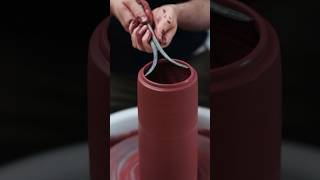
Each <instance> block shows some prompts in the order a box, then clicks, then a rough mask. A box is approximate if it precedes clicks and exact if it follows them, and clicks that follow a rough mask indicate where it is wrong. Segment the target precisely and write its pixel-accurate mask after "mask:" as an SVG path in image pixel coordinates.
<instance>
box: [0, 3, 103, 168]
mask: <svg viewBox="0 0 320 180" xmlns="http://www.w3.org/2000/svg"><path fill="white" fill-rule="evenodd" d="M108 5H109V4H108V1H91V0H90V1H62V0H55V1H29V0H28V1H22V2H12V4H6V6H2V5H0V7H1V9H2V8H3V10H4V11H1V23H0V72H1V79H0V82H1V85H0V99H1V103H0V154H1V155H0V164H2V163H5V162H9V161H12V160H15V159H17V158H20V157H24V156H26V155H32V154H36V153H38V152H41V151H45V150H49V149H52V148H54V147H59V146H62V145H65V144H71V143H76V142H79V141H85V140H86V138H87V122H86V63H87V54H88V44H89V39H90V36H91V34H92V32H93V30H94V29H95V27H96V26H97V24H98V23H99V22H100V21H101V20H102V19H104V17H106V14H107V7H108ZM2 13H3V15H2ZM2 18H3V20H2Z"/></svg>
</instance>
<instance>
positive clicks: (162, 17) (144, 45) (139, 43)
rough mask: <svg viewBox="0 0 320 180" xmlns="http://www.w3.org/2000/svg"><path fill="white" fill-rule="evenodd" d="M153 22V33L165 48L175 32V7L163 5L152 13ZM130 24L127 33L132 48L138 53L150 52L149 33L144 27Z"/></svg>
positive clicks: (150, 35)
mask: <svg viewBox="0 0 320 180" xmlns="http://www.w3.org/2000/svg"><path fill="white" fill-rule="evenodd" d="M152 14H153V20H154V27H155V29H154V32H155V35H156V37H157V39H158V40H159V42H160V44H161V46H162V47H167V46H168V45H169V44H170V43H171V41H172V39H173V37H174V35H175V33H176V31H177V12H176V8H175V5H164V6H161V7H158V8H156V9H154V10H153V11H152ZM134 23H135V22H131V23H130V25H129V32H130V33H131V40H132V46H133V47H134V48H136V49H139V50H140V51H144V52H148V53H151V52H152V48H151V46H150V40H151V37H152V34H151V32H150V31H149V30H148V28H147V26H146V25H143V24H140V25H138V26H137V27H136V26H135V24H134Z"/></svg>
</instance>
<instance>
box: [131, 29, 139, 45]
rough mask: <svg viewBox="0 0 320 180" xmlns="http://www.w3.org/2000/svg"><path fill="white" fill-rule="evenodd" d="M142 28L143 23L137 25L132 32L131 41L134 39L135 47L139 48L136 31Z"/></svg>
mask: <svg viewBox="0 0 320 180" xmlns="http://www.w3.org/2000/svg"><path fill="white" fill-rule="evenodd" d="M140 28H141V25H139V26H138V27H136V28H135V29H134V30H133V31H132V33H131V41H132V46H133V47H134V48H137V38H136V33H137V31H138V30H139V29H140Z"/></svg>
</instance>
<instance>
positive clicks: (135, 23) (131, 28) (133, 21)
mask: <svg viewBox="0 0 320 180" xmlns="http://www.w3.org/2000/svg"><path fill="white" fill-rule="evenodd" d="M138 25H139V23H138V21H137V19H136V18H135V19H133V20H132V21H131V22H130V25H129V33H130V34H131V33H132V31H133V30H134V29H135V28H136V27H137V26H138Z"/></svg>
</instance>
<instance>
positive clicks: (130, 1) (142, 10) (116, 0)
mask: <svg viewBox="0 0 320 180" xmlns="http://www.w3.org/2000/svg"><path fill="white" fill-rule="evenodd" d="M110 8H111V15H113V16H115V17H116V18H117V19H118V20H119V21H120V23H121V25H122V26H123V28H124V29H125V30H126V31H127V32H129V25H130V23H131V22H133V21H134V20H135V24H134V25H135V26H138V25H139V24H140V23H142V24H146V23H148V22H149V23H150V22H152V19H153V18H152V11H151V9H150V7H149V4H148V3H147V2H146V0H110Z"/></svg>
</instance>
